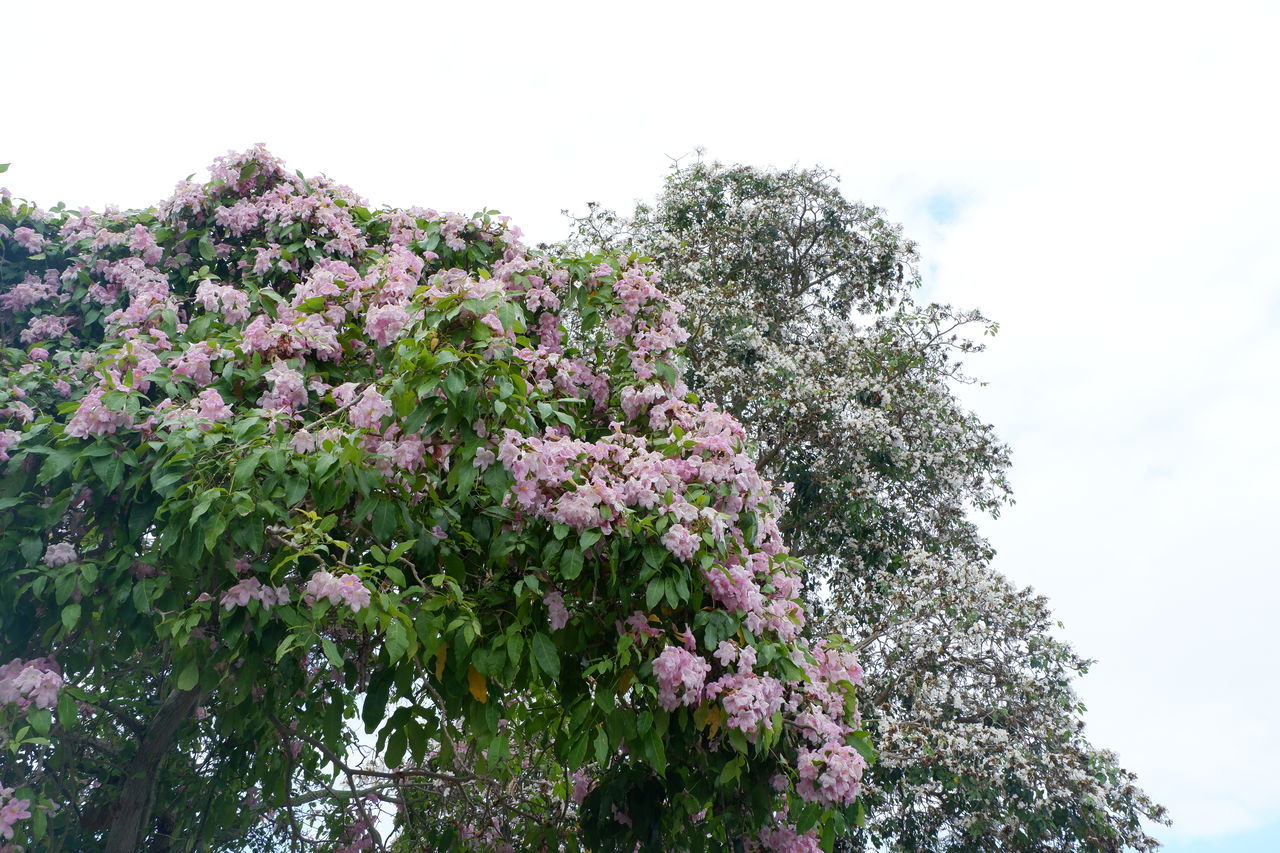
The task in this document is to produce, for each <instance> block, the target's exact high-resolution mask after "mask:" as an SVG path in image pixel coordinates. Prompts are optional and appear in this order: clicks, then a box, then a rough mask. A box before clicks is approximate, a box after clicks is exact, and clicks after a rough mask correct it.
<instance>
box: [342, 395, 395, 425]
mask: <svg viewBox="0 0 1280 853" xmlns="http://www.w3.org/2000/svg"><path fill="white" fill-rule="evenodd" d="M390 414H391V401H389V400H388V399H387V398H386V397H384V396H382V395H381V394H379V393H378V392H377V391H376V390H375V389H374V388H373V387H372V386H371V387H369V388H366V389H365V392H364V395H363V396H361V397H360V399H359V400H357V401H356V404H355V405H354V406H352V407H351V411H350V413H349V414H348V415H347V417H348V418H350V420H351V424H352V425H353V426H357V427H361V428H363V429H378V428H379V427H380V426H381V425H382V419H383V418H385V417H386V416H387V415H390Z"/></svg>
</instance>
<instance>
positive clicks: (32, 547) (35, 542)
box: [18, 536, 44, 565]
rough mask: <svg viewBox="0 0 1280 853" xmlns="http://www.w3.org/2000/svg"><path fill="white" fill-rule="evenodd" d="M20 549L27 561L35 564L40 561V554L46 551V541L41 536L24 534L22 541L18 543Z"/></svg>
mask: <svg viewBox="0 0 1280 853" xmlns="http://www.w3.org/2000/svg"><path fill="white" fill-rule="evenodd" d="M18 550H19V551H21V552H22V556H23V557H24V558H25V559H26V561H27V563H29V564H31V565H34V564H35V563H36V562H38V561H39V559H40V555H41V554H43V553H44V542H42V541H41V539H40V537H39V536H24V537H22V542H21V543H19V545H18Z"/></svg>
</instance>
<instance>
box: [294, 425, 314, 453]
mask: <svg viewBox="0 0 1280 853" xmlns="http://www.w3.org/2000/svg"><path fill="white" fill-rule="evenodd" d="M289 446H290V447H292V448H293V452H294V453H310V452H311V451H313V450H315V449H316V439H315V436H313V435H312V434H311V433H309V432H307V431H306V430H305V429H300V430H298V431H297V432H295V433H294V434H293V438H291V439H289Z"/></svg>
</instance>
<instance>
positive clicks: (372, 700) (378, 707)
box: [360, 669, 395, 734]
mask: <svg viewBox="0 0 1280 853" xmlns="http://www.w3.org/2000/svg"><path fill="white" fill-rule="evenodd" d="M394 680H395V670H394V669H383V670H379V671H378V672H376V673H374V676H373V678H371V679H369V690H368V692H367V693H365V695H364V709H363V710H362V711H361V713H360V719H362V720H364V730H365V733H366V734H370V733H372V732H373V731H374V730H376V729H377V728H378V726H379V725H380V724H381V723H382V718H383V717H385V716H386V713H387V699H388V698H389V697H390V695H391V683H392V682H393V681H394Z"/></svg>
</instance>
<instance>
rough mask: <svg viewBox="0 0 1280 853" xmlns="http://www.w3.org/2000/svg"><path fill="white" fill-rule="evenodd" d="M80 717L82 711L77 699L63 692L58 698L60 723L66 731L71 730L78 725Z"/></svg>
mask: <svg viewBox="0 0 1280 853" xmlns="http://www.w3.org/2000/svg"><path fill="white" fill-rule="evenodd" d="M79 716H80V711H79V708H78V707H77V706H76V697H74V696H72V695H71V694H70V693H68V692H67V691H65V690H63V691H62V695H60V696H59V697H58V722H59V723H61V724H62V727H63V728H64V729H69V728H71V727H72V726H74V725H75V724H76V720H77V719H79Z"/></svg>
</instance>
